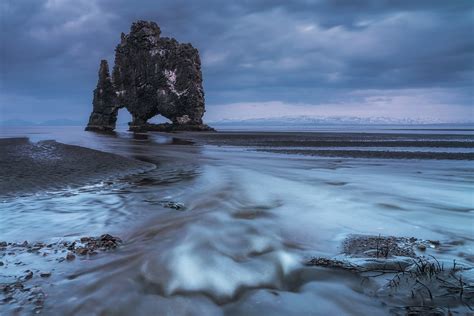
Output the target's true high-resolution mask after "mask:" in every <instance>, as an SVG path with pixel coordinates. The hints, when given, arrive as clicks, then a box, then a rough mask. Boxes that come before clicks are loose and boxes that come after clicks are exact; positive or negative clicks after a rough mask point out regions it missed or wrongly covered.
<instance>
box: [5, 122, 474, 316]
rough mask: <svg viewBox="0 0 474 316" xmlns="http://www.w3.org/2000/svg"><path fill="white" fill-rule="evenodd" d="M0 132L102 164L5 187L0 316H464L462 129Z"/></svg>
mask: <svg viewBox="0 0 474 316" xmlns="http://www.w3.org/2000/svg"><path fill="white" fill-rule="evenodd" d="M1 137H2V138H4V139H6V138H15V137H16V138H17V137H26V138H28V139H29V142H28V144H29V145H28V146H40V145H42V144H46V145H48V146H50V147H51V146H53V145H54V144H64V145H57V146H59V147H61V148H70V147H68V146H73V147H74V148H75V149H77V150H80V152H81V153H82V156H81V157H82V158H83V159H79V160H81V161H80V163H83V164H87V163H95V164H96V165H97V166H98V167H96V169H94V172H93V177H89V176H88V172H86V169H87V168H86V169H84V171H83V172H79V173H77V176H75V174H74V173H72V174H68V173H67V171H64V170H62V171H61V170H56V171H58V172H59V171H61V172H63V174H64V175H65V176H64V177H62V178H61V181H58V182H59V184H60V185H41V181H40V180H44V179H43V178H39V177H45V175H44V174H43V175H42V176H37V177H38V178H37V179H36V182H35V183H39V185H35V186H31V187H29V188H26V189H24V190H21V192H20V191H16V192H17V193H14V194H12V192H7V190H5V191H2V196H1V208H0V218H1V221H0V242H1V244H0V290H1V291H0V314H2V315H3V314H5V315H22V314H31V313H41V314H44V315H91V314H106V315H149V314H156V313H158V314H160V315H262V314H269V315H327V314H334V315H407V314H423V313H424V314H427V315H432V314H434V315H448V314H449V313H452V314H460V315H464V314H469V313H472V312H473V308H474V269H473V267H474V255H473V254H474V249H473V246H474V236H473V224H474V220H473V214H474V195H473V189H472V188H473V186H472V185H473V180H474V173H473V171H474V163H473V159H474V158H473V156H472V155H473V153H474V134H473V132H472V131H471V130H459V131H456V130H454V131H453V130H446V131H443V130H378V131H371V130H358V131H343V132H328V131H313V132H309V131H307V132H217V133H189V132H187V133H184V132H183V133H171V134H170V133H168V134H165V133H146V134H140V133H136V134H133V133H129V132H126V131H119V132H117V133H109V134H98V133H91V132H83V131H82V130H81V128H80V127H77V128H75V127H70V128H64V127H62V128H52V127H51V128H50V127H35V128H22V129H20V128H9V129H5V130H2V134H1ZM46 140H54V141H55V142H56V143H52V142H46V143H45V142H44V141H46ZM22 141H23V142H24V141H25V140H22ZM5 144H10V145H11V141H6V140H0V145H2V146H4V145H5ZM38 144H39V145H38ZM48 146H46V147H47V148H46V149H47V150H51V148H50V147H48ZM54 146H56V145H54ZM63 146H65V147H63ZM76 146H80V147H76ZM83 147H84V148H83ZM81 148H82V149H81ZM85 148H90V149H92V150H94V152H93V156H94V157H95V158H91V159H90V160H89V161H87V159H86V157H87V153H91V152H88V149H85ZM38 150H40V149H38ZM40 151H41V150H40ZM101 152H103V153H101ZM16 153H17V154H18V152H16ZM36 154H37V155H38V153H36ZM25 155H26V156H22V157H24V158H25V157H28V159H33V160H35V159H36V158H34V157H33V156H32V155H31V151H30V152H26V153H25ZM104 155H105V156H104ZM109 155H110V157H112V158H110V164H107V159H105V161H102V160H100V161H99V159H102V157H109ZM50 156H51V155H50ZM40 157H42V159H48V156H47V155H46V156H41V155H40ZM53 157H56V158H57V156H54V155H53ZM98 157H99V158H98ZM76 158H77V157H76ZM25 159H26V158H25ZM63 159H66V158H63ZM68 159H69V158H68ZM84 159H86V161H84ZM5 161H6V159H5V158H4V156H2V164H1V167H2V174H3V175H6V174H9V176H8V177H6V176H3V177H1V178H0V180H1V181H2V182H1V185H0V187H2V188H8V187H10V188H11V187H14V186H16V187H21V181H24V179H31V174H30V175H24V176H23V177H22V178H20V177H17V176H16V175H15V168H14V166H11V168H10V167H9V166H8V165H6V164H5ZM124 161H126V165H123V164H122V163H119V162H124ZM99 162H100V164H99ZM102 163H104V165H103V166H102V167H101V164H102ZM119 165H120V166H122V167H121V168H124V166H125V167H127V168H128V167H130V168H131V169H126V170H125V169H120V172H119V169H117V168H118V167H117V166H119ZM29 166H30V167H31V164H30V165H29ZM80 170H82V169H80ZM111 170H112V171H114V170H116V171H117V172H116V174H115V176H113V175H114V174H113V172H112V173H111ZM127 170H132V171H133V172H128V171H127ZM7 171H8V172H7ZM43 171H44V170H43ZM34 172H35V171H34V170H32V171H31V173H34ZM54 172H55V168H54V167H51V169H50V170H49V169H48V172H47V173H48V174H50V175H51V174H53V175H54ZM43 173H44V172H43ZM39 174H41V173H39ZM78 178H79V179H81V181H80V182H78V181H77V179H78ZM53 179H57V177H56V178H54V177H53ZM7 193H8V194H7Z"/></svg>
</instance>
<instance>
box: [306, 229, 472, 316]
mask: <svg viewBox="0 0 474 316" xmlns="http://www.w3.org/2000/svg"><path fill="white" fill-rule="evenodd" d="M440 246H441V243H440V242H439V241H437V240H420V239H417V238H413V237H412V238H409V237H394V236H363V235H352V236H349V237H348V238H347V239H346V240H345V241H344V242H343V244H342V248H343V255H341V256H338V257H337V258H322V257H318V258H311V259H310V260H308V261H307V262H306V266H315V267H322V268H328V269H334V271H337V270H344V271H348V272H350V273H354V274H356V275H358V276H360V277H361V278H362V279H363V280H367V279H369V278H370V279H372V280H374V281H375V280H378V281H375V282H374V283H373V284H378V285H376V288H375V289H373V290H372V293H375V294H371V295H375V296H376V297H377V298H378V299H380V300H381V301H382V302H383V303H384V304H386V305H387V306H389V307H390V313H391V314H393V315H454V314H459V313H461V314H465V313H466V312H467V313H468V314H469V313H474V267H473V266H472V265H470V264H469V263H467V262H464V263H458V262H456V260H453V261H449V260H440V259H436V258H435V257H434V256H431V255H417V253H416V252H415V250H418V251H421V252H422V253H423V254H424V252H425V251H426V249H427V248H428V247H429V248H431V249H439V248H440ZM364 282H365V281H364ZM452 311H453V313H452ZM469 315H470V314H469Z"/></svg>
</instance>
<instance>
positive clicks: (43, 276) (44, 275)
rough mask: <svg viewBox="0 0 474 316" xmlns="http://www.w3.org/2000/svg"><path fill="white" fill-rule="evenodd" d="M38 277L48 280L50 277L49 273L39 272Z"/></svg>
mask: <svg viewBox="0 0 474 316" xmlns="http://www.w3.org/2000/svg"><path fill="white" fill-rule="evenodd" d="M40 276H41V277H42V278H49V277H50V276H51V272H41V273H40Z"/></svg>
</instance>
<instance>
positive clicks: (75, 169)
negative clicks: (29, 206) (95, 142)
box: [0, 138, 156, 196]
mask: <svg viewBox="0 0 474 316" xmlns="http://www.w3.org/2000/svg"><path fill="white" fill-rule="evenodd" d="M155 167H156V166H155V165H153V164H151V163H146V162H142V161H138V160H134V159H129V158H125V157H122V156H119V155H115V154H111V153H105V152H101V151H98V150H93V149H89V148H84V147H80V146H72V145H66V144H62V143H58V142H55V141H41V142H37V143H32V142H30V141H29V140H28V139H27V138H6V139H0V170H1V171H2V172H1V173H0V196H16V195H24V194H31V193H37V192H44V191H54V190H61V189H65V188H75V187H79V186H84V185H92V184H97V183H100V182H102V181H110V180H111V179H114V178H117V177H123V176H125V175H129V174H134V173H140V172H144V171H149V170H152V169H154V168H155Z"/></svg>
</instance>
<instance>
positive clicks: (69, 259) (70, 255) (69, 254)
mask: <svg viewBox="0 0 474 316" xmlns="http://www.w3.org/2000/svg"><path fill="white" fill-rule="evenodd" d="M74 259H76V256H75V255H74V254H73V253H72V252H68V254H67V255H66V260H67V261H72V260H74Z"/></svg>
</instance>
